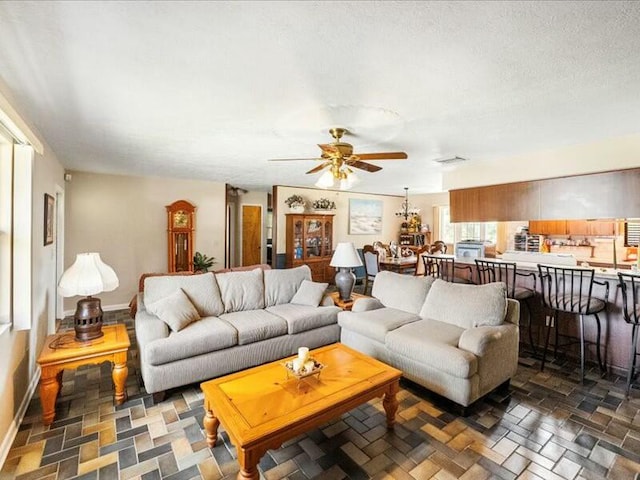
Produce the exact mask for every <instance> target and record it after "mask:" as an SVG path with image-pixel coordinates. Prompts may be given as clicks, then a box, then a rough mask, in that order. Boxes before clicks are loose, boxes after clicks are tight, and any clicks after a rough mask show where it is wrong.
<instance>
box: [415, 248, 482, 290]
mask: <svg viewBox="0 0 640 480" xmlns="http://www.w3.org/2000/svg"><path fill="white" fill-rule="evenodd" d="M422 262H423V263H424V275H425V276H430V277H436V278H440V279H441V280H444V281H445V282H451V283H473V281H472V280H471V278H470V277H471V275H473V269H472V268H471V267H470V266H469V265H456V258H455V257H454V256H453V255H427V254H422ZM456 269H458V270H468V271H469V279H466V278H460V277H456V276H455V271H456Z"/></svg>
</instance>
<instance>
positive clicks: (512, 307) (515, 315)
mask: <svg viewBox="0 0 640 480" xmlns="http://www.w3.org/2000/svg"><path fill="white" fill-rule="evenodd" d="M504 322H505V323H510V324H512V325H516V326H517V325H519V324H520V302H519V301H518V300H514V299H513V298H507V314H506V315H505V316H504Z"/></svg>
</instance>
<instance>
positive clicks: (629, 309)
mask: <svg viewBox="0 0 640 480" xmlns="http://www.w3.org/2000/svg"><path fill="white" fill-rule="evenodd" d="M618 285H619V287H620V291H621V292H622V316H623V317H624V320H625V322H627V323H628V324H629V325H631V348H630V349H629V370H628V371H627V397H628V396H629V393H630V391H631V381H632V380H633V376H634V374H635V369H636V360H637V358H638V326H639V325H640V297H639V296H638V289H640V275H638V274H631V273H621V272H618Z"/></svg>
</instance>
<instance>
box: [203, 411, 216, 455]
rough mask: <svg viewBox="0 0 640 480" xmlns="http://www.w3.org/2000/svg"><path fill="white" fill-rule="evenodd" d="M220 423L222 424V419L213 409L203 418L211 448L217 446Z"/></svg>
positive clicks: (208, 443)
mask: <svg viewBox="0 0 640 480" xmlns="http://www.w3.org/2000/svg"><path fill="white" fill-rule="evenodd" d="M218 425H220V420H218V419H217V418H216V417H214V416H213V412H212V411H211V410H207V413H206V414H205V416H204V419H203V420H202V426H203V427H204V431H205V432H206V433H207V445H209V447H210V448H213V447H215V446H216V440H217V439H218Z"/></svg>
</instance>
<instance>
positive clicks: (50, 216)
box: [44, 193, 56, 245]
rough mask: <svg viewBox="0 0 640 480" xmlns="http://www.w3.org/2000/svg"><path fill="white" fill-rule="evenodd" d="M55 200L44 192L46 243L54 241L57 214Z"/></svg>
mask: <svg viewBox="0 0 640 480" xmlns="http://www.w3.org/2000/svg"><path fill="white" fill-rule="evenodd" d="M55 201H56V199H55V198H53V197H52V196H51V195H49V194H48V193H45V194H44V244H45V245H50V244H52V243H53V231H54V230H53V221H54V216H55V210H54V209H55Z"/></svg>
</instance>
